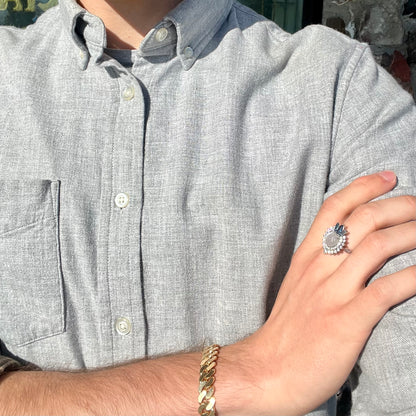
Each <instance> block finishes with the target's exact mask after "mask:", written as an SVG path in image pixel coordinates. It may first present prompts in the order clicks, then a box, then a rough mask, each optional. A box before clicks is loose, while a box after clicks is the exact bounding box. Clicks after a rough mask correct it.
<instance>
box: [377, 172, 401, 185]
mask: <svg viewBox="0 0 416 416" xmlns="http://www.w3.org/2000/svg"><path fill="white" fill-rule="evenodd" d="M379 175H380V176H381V177H382V178H383V179H384V180H385V181H387V182H393V183H396V182H397V176H396V174H395V173H394V172H392V171H391V170H385V171H384V172H380V173H379Z"/></svg>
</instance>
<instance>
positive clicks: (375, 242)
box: [365, 232, 388, 255]
mask: <svg viewBox="0 0 416 416" xmlns="http://www.w3.org/2000/svg"><path fill="white" fill-rule="evenodd" d="M365 244H366V246H367V247H366V248H367V250H369V251H370V252H371V253H373V254H381V255H383V254H384V253H386V252H387V245H388V239H387V238H386V237H385V235H384V234H383V233H381V232H374V233H371V234H369V235H368V236H367V238H366V241H365Z"/></svg>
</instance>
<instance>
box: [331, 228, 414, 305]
mask: <svg viewBox="0 0 416 416" xmlns="http://www.w3.org/2000/svg"><path fill="white" fill-rule="evenodd" d="M414 249H416V222H415V221H412V222H407V223H404V224H400V225H396V226H394V227H390V228H385V229H382V230H378V231H376V232H373V233H371V234H369V235H368V236H367V237H366V238H365V239H364V240H363V241H362V242H361V243H360V244H359V246H358V247H356V248H355V249H354V250H353V251H352V253H351V254H350V255H349V256H348V257H347V258H346V259H345V260H344V261H343V262H342V263H341V265H340V266H339V267H338V269H337V270H336V272H335V273H334V274H333V275H332V276H331V277H329V279H330V281H331V285H332V284H333V285H334V286H335V287H337V288H338V293H340V294H341V295H342V296H344V297H345V298H346V299H348V298H350V297H351V296H354V295H356V294H357V293H358V292H359V291H361V290H362V289H363V287H364V285H365V283H366V282H367V281H368V279H369V277H370V276H372V275H373V274H374V273H376V272H377V271H378V270H379V269H380V268H381V267H382V266H383V265H384V263H385V262H386V261H387V260H388V259H389V258H391V257H393V256H397V255H399V254H402V253H405V252H407V251H410V250H414Z"/></svg>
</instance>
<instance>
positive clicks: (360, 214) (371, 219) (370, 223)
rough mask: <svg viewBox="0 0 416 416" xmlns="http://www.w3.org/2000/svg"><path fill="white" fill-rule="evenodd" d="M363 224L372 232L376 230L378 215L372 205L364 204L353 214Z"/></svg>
mask: <svg viewBox="0 0 416 416" xmlns="http://www.w3.org/2000/svg"><path fill="white" fill-rule="evenodd" d="M351 215H352V216H353V217H354V218H356V219H357V220H358V221H359V222H360V223H361V224H365V225H366V226H367V227H369V228H370V229H371V230H374V229H376V213H375V206H374V205H370V204H363V205H360V206H358V207H357V208H356V209H355V210H354V212H353V213H352V214H351Z"/></svg>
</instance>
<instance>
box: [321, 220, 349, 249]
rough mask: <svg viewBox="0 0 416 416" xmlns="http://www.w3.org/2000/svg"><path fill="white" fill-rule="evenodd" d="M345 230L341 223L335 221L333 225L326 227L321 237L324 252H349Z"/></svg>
mask: <svg viewBox="0 0 416 416" xmlns="http://www.w3.org/2000/svg"><path fill="white" fill-rule="evenodd" d="M346 245H347V230H346V229H345V227H344V226H343V225H340V224H339V223H337V224H336V225H334V226H333V227H330V228H328V229H327V230H326V231H325V234H324V236H323V239H322V247H323V249H324V253H325V254H338V253H340V252H341V251H342V250H344V251H345V252H346V253H348V254H349V253H351V250H349V249H348V248H347V247H346Z"/></svg>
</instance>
